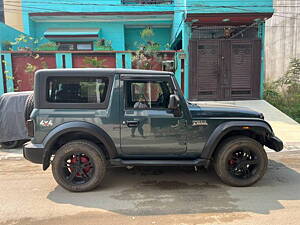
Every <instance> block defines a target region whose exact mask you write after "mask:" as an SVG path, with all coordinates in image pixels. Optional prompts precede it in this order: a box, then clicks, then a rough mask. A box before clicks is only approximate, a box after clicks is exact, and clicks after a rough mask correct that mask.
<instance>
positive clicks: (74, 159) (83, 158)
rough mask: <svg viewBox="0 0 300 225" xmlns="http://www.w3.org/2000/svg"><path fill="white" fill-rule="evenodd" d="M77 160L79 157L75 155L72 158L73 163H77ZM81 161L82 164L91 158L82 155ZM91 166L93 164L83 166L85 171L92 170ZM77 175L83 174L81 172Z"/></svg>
mask: <svg viewBox="0 0 300 225" xmlns="http://www.w3.org/2000/svg"><path fill="white" fill-rule="evenodd" d="M77 161H78V159H77V157H76V156H74V157H73V158H72V159H71V164H75V163H76V162H77ZM80 162H81V163H82V164H84V163H88V162H89V158H88V157H86V156H80ZM91 168H92V167H91V165H88V166H85V167H84V168H83V171H84V172H85V173H88V172H89V171H90V169H91ZM70 170H71V171H72V170H73V168H70ZM76 176H77V177H80V176H81V175H80V173H77V174H76Z"/></svg>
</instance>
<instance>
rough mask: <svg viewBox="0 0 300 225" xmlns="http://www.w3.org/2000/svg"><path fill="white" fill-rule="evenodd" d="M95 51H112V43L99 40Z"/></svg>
mask: <svg viewBox="0 0 300 225" xmlns="http://www.w3.org/2000/svg"><path fill="white" fill-rule="evenodd" d="M94 50H95V51H112V50H113V48H112V46H111V41H109V40H105V39H104V38H102V39H99V40H97V41H96V42H95V46H94Z"/></svg>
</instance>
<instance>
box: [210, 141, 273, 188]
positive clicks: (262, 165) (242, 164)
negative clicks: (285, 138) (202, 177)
mask: <svg viewBox="0 0 300 225" xmlns="http://www.w3.org/2000/svg"><path fill="white" fill-rule="evenodd" d="M267 167H268V157H267V154H266V152H265V150H264V148H263V146H262V145H261V144H260V143H259V142H257V141H256V140H254V139H252V138H249V137H245V136H235V137H231V138H229V139H227V140H225V141H224V142H222V143H221V144H220V147H219V148H218V149H217V152H216V154H215V159H214V169H215V171H216V174H217V175H218V177H219V178H220V179H221V180H222V181H223V182H224V183H225V184H228V185H231V186H235V187H247V186H250V185H252V184H254V183H256V182H257V181H259V180H260V179H261V178H262V177H263V175H264V174H265V172H266V170H267Z"/></svg>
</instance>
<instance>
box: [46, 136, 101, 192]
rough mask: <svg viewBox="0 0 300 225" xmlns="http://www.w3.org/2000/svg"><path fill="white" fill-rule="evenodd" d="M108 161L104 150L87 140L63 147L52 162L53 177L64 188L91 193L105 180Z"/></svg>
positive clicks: (70, 143)
mask: <svg viewBox="0 0 300 225" xmlns="http://www.w3.org/2000/svg"><path fill="white" fill-rule="evenodd" d="M105 171H106V161H105V156H104V154H103V152H102V150H101V149H100V148H99V147H98V146H97V145H95V144H94V143H92V142H89V141H86V140H77V141H71V142H69V143H67V144H65V145H63V146H62V147H61V148H60V149H59V150H58V151H57V152H56V154H55V156H54V160H53V162H52V173H53V177H54V179H55V180H56V182H57V183H58V184H60V185H61V186H62V187H63V188H65V189H67V190H69V191H73V192H84V191H90V190H92V189H94V188H96V187H97V186H98V185H99V184H100V183H101V181H102V179H103V178H104V175H105Z"/></svg>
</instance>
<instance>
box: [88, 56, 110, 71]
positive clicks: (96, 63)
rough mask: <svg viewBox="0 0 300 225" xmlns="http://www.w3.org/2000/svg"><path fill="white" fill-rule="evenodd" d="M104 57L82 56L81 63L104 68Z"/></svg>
mask: <svg viewBox="0 0 300 225" xmlns="http://www.w3.org/2000/svg"><path fill="white" fill-rule="evenodd" d="M105 62H106V59H98V58H97V57H88V56H86V57H84V59H83V63H84V64H85V65H86V66H87V67H91V68H105V65H104V63H105Z"/></svg>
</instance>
